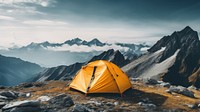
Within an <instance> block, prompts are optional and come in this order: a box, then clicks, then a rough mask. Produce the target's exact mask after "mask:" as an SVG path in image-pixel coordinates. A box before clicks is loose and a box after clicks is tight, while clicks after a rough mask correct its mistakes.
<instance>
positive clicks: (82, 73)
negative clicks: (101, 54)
mask: <svg viewBox="0 0 200 112" xmlns="http://www.w3.org/2000/svg"><path fill="white" fill-rule="evenodd" d="M131 87H132V85H131V82H130V81H129V79H128V77H127V75H126V74H125V73H124V72H123V71H122V70H121V69H120V68H119V67H118V66H117V65H115V64H113V63H111V62H108V61H104V60H98V61H94V62H90V63H89V64H87V65H86V66H83V67H82V68H81V69H80V70H79V72H78V73H77V74H76V76H75V77H74V79H73V80H72V82H71V84H70V88H73V89H76V90H78V91H81V92H83V93H86V94H88V93H119V94H122V93H123V92H124V91H126V90H127V89H129V88H131Z"/></svg>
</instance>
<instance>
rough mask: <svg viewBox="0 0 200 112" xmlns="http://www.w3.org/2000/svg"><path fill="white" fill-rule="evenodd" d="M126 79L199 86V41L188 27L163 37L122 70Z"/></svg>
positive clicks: (196, 34)
mask: <svg viewBox="0 0 200 112" xmlns="http://www.w3.org/2000/svg"><path fill="white" fill-rule="evenodd" d="M123 70H124V71H125V72H126V73H127V74H128V75H129V76H130V77H140V78H155V79H160V80H163V81H166V82H170V83H171V84H175V85H183V86H190V85H195V86H197V87H200V86H199V84H200V77H199V76H200V72H199V71H200V41H199V38H198V33H197V32H196V31H194V30H193V29H191V28H190V27H189V26H187V27H185V28H184V29H183V30H181V31H176V32H174V33H172V34H171V35H169V36H164V37H163V38H162V39H160V40H159V41H158V42H157V43H156V44H155V45H154V46H152V47H151V48H150V49H149V50H148V53H147V54H146V55H143V56H141V57H140V58H138V59H136V60H134V61H132V62H131V63H129V64H127V65H126V66H124V67H123Z"/></svg>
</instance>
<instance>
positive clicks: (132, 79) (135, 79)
mask: <svg viewBox="0 0 200 112" xmlns="http://www.w3.org/2000/svg"><path fill="white" fill-rule="evenodd" d="M130 81H134V82H137V81H141V78H130Z"/></svg>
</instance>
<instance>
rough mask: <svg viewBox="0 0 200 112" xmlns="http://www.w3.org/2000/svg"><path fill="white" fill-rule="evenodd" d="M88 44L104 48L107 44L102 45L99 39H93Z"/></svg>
mask: <svg viewBox="0 0 200 112" xmlns="http://www.w3.org/2000/svg"><path fill="white" fill-rule="evenodd" d="M88 44H89V45H90V46H91V45H96V46H104V45H105V43H102V42H101V41H99V40H98V39H97V38H94V39H92V40H91V41H89V42H88Z"/></svg>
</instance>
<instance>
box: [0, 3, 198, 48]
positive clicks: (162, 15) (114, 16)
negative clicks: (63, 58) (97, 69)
mask: <svg viewBox="0 0 200 112" xmlns="http://www.w3.org/2000/svg"><path fill="white" fill-rule="evenodd" d="M199 12H200V1H199V0H0V47H10V46H13V45H19V46H22V45H27V44H29V43H31V42H43V41H49V42H56V43H57V42H58V43H59V42H64V41H65V40H69V39H72V38H76V37H79V38H81V39H85V40H91V39H93V38H98V39H99V40H101V41H103V42H126V43H127V42H128V43H138V42H139V43H141V42H150V43H154V42H156V41H157V40H159V39H160V38H162V37H163V36H164V35H170V34H171V33H172V32H174V31H179V30H181V29H183V28H184V27H185V26H190V27H192V28H193V29H194V30H196V31H198V32H200V14H199Z"/></svg>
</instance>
